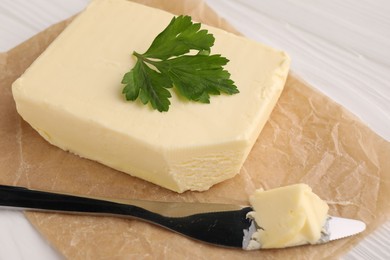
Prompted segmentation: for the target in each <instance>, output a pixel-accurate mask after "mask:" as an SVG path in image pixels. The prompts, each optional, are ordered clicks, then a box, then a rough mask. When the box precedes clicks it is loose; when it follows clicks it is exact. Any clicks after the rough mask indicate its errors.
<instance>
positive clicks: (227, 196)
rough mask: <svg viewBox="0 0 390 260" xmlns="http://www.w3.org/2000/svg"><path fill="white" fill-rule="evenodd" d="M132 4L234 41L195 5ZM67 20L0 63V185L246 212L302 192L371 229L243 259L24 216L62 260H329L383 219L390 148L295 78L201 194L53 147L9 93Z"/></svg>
mask: <svg viewBox="0 0 390 260" xmlns="http://www.w3.org/2000/svg"><path fill="white" fill-rule="evenodd" d="M138 2H142V3H144V4H147V5H151V6H154V7H157V8H162V9H165V10H168V11H170V12H173V13H175V14H190V15H192V16H193V17H194V19H195V20H198V21H201V22H203V23H207V24H210V25H213V26H219V27H222V28H224V29H226V30H231V31H234V29H233V28H232V27H230V26H229V25H228V24H227V23H226V22H225V21H224V20H223V19H220V18H219V17H218V16H217V15H216V13H215V12H213V11H212V10H211V9H209V8H208V7H207V5H206V4H205V3H203V2H202V1H191V0H187V1H186V0H183V1H179V0H175V1H158V0H149V1H142V0H138ZM70 20H71V19H69V20H67V21H64V22H62V23H59V24H57V25H55V26H52V27H50V28H49V29H47V30H45V31H43V32H42V33H40V34H38V35H36V36H35V37H33V38H32V39H30V40H28V41H26V42H25V43H23V44H21V45H20V46H17V47H16V48H14V49H12V50H11V51H9V52H7V53H2V54H0V88H1V91H0V147H1V149H0V183H2V184H11V185H18V186H26V187H30V188H35V189H45V190H52V191H58V192H61V191H63V192H70V193H76V194H89V195H95V196H106V197H116V198H141V199H149V200H163V201H199V202H223V203H238V204H244V205H245V204H248V196H249V195H250V194H252V192H253V191H254V190H255V189H257V188H265V189H268V188H273V187H278V186H283V185H288V184H293V183H298V182H304V183H307V184H309V185H310V186H311V187H312V188H313V190H314V192H315V193H317V194H318V195H319V196H320V197H321V198H323V199H324V200H326V201H327V202H328V203H329V205H330V213H331V214H332V215H337V216H342V217H350V218H357V219H360V220H363V221H364V222H366V223H367V225H368V228H367V230H366V231H365V232H364V233H362V234H361V235H358V236H355V237H352V238H348V239H343V240H339V241H335V242H332V243H328V244H325V245H318V246H302V247H297V248H289V249H283V250H261V251H260V250H259V251H243V250H236V249H226V248H218V247H214V246H210V245H206V244H202V243H199V242H195V241H192V240H190V239H188V238H185V237H182V236H180V235H177V234H175V233H172V232H169V231H166V230H164V229H162V228H159V227H156V226H153V225H150V224H147V223H143V222H140V221H138V220H129V219H119V218H112V217H91V216H75V215H65V214H51V213H34V212H26V216H27V217H28V219H29V220H30V221H31V223H32V224H33V225H34V226H35V227H36V228H37V229H38V230H39V231H40V232H41V234H42V235H43V236H44V237H45V238H46V239H47V240H48V241H49V243H50V244H51V245H52V246H54V247H55V248H57V249H58V251H59V252H60V253H61V254H63V255H64V256H65V257H66V258H68V259H133V258H134V259H147V258H156V259H183V258H194V259H212V258H218V259H240V258H245V259H250V258H260V259H271V258H272V259H285V258H287V257H288V258H289V259H318V258H336V257H338V256H340V255H342V254H343V253H345V252H347V251H348V250H349V249H351V248H352V247H353V246H354V245H356V244H357V243H358V242H359V241H360V240H362V239H364V237H365V236H367V235H368V234H369V233H370V232H372V231H373V230H374V229H376V228H377V227H378V226H379V225H381V224H382V223H383V222H384V221H386V220H387V219H388V217H389V213H390V202H389V201H390V200H388V198H389V195H390V160H389V159H390V143H389V142H387V141H385V140H383V139H382V138H380V137H379V136H378V135H376V134H375V133H374V132H373V131H371V130H370V129H369V128H368V127H367V126H365V125H364V124H363V123H361V122H360V121H359V120H358V119H357V118H355V117H354V116H353V115H352V114H351V113H349V112H348V111H346V110H345V109H344V108H343V107H341V106H339V105H337V104H336V103H335V102H333V101H332V100H330V99H329V98H327V97H325V96H324V95H322V94H321V93H319V92H317V91H315V90H314V89H313V88H311V87H310V86H308V85H307V84H306V83H305V82H303V81H302V80H301V79H299V78H297V77H296V76H295V75H293V74H290V75H289V78H288V80H287V83H286V89H285V91H284V92H283V93H282V96H281V98H280V100H279V102H278V103H277V105H276V107H275V109H274V111H273V113H272V115H271V117H270V119H269V121H268V123H267V124H266V126H265V128H264V130H263V132H262V133H261V134H260V136H259V138H258V140H257V142H256V144H255V146H254V147H253V149H252V151H251V153H250V155H249V157H248V159H247V161H246V162H245V165H244V167H243V168H242V170H241V172H240V174H239V175H237V176H236V177H235V178H233V179H231V180H228V181H225V182H223V183H220V184H218V185H215V186H214V187H212V188H211V189H210V190H209V191H206V192H186V193H184V194H177V193H174V192H172V191H169V190H166V189H163V188H161V187H158V186H156V185H153V184H150V183H148V182H145V181H143V180H140V179H137V178H134V177H131V176H129V175H127V174H123V173H120V172H118V171H115V170H113V169H110V168H108V167H106V166H103V165H101V164H99V163H96V162H93V161H90V160H86V159H81V158H79V157H78V156H75V155H73V154H70V153H67V152H64V151H62V150H60V149H59V148H57V147H54V146H51V145H50V144H49V143H47V142H46V141H44V140H43V139H42V138H41V137H40V136H39V135H38V133H36V132H35V131H34V130H33V129H32V128H31V127H30V126H29V125H28V124H27V123H26V122H24V121H23V120H22V119H21V118H20V117H19V115H18V114H17V112H16V109H15V104H14V101H13V98H12V93H11V84H12V82H13V81H14V80H15V79H16V78H17V77H18V76H19V75H21V74H22V73H23V72H24V70H25V69H26V68H27V67H28V66H29V65H30V64H31V62H32V61H34V59H35V58H36V57H37V56H38V55H39V54H40V53H41V52H42V51H43V50H44V49H45V48H46V46H47V45H48V44H49V43H50V42H51V41H52V40H53V39H54V38H55V37H56V36H57V35H58V34H59V33H60V32H61V31H62V30H63V28H64V27H65V26H66V25H67V24H68V23H69V22H70Z"/></svg>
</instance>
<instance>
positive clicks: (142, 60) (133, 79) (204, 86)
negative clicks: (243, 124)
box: [122, 16, 239, 112]
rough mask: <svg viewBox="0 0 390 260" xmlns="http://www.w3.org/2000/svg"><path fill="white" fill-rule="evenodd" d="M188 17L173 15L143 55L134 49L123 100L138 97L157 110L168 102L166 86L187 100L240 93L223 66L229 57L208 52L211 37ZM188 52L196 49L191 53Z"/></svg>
mask: <svg viewBox="0 0 390 260" xmlns="http://www.w3.org/2000/svg"><path fill="white" fill-rule="evenodd" d="M200 27H201V25H200V23H193V22H192V21H191V17H190V16H178V17H174V18H173V19H172V20H171V22H170V23H169V25H168V26H167V27H166V28H165V29H164V30H163V31H162V32H161V33H160V34H159V35H157V37H156V38H155V39H154V41H153V42H152V44H151V45H150V47H149V49H148V50H147V51H146V52H145V53H144V54H139V53H137V52H135V51H134V52H133V55H134V56H135V57H136V58H137V62H136V64H135V66H134V67H133V68H132V69H131V70H130V71H129V72H127V73H126V74H125V75H124V76H123V79H122V84H125V87H124V88H123V91H122V93H123V94H124V95H125V98H126V100H130V101H134V100H136V99H137V98H140V100H141V102H142V103H143V104H147V103H149V102H150V104H151V105H152V107H153V108H154V109H157V110H158V111H160V112H163V111H168V109H169V105H170V104H171V103H170V101H169V98H170V97H171V94H170V92H169V90H168V89H169V88H172V87H173V86H175V87H176V89H177V90H178V92H179V93H180V94H181V95H182V96H184V97H185V98H187V99H188V100H192V101H197V102H201V103H210V95H219V94H220V93H221V92H222V93H226V94H229V95H232V94H236V93H239V91H238V89H237V87H236V86H235V85H234V82H233V80H231V79H230V73H229V72H228V71H226V70H224V68H223V66H224V65H226V64H227V63H228V62H229V60H228V59H226V58H225V57H222V56H221V55H210V49H211V47H212V46H213V45H214V41H215V39H214V36H213V35H212V34H210V33H208V31H207V30H201V29H200ZM191 51H195V52H196V51H197V53H196V54H191V53H190V52H191Z"/></svg>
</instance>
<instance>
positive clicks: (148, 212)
mask: <svg viewBox="0 0 390 260" xmlns="http://www.w3.org/2000/svg"><path fill="white" fill-rule="evenodd" d="M0 206H2V207H3V208H12V209H15V208H16V209H22V210H35V211H46V212H62V213H71V214H88V215H100V216H115V217H128V218H136V219H139V220H143V221H147V222H150V223H153V224H156V225H159V226H161V227H164V228H167V229H169V230H172V231H174V232H177V233H180V234H182V235H184V236H187V237H189V238H192V239H195V240H199V241H203V242H206V243H209V244H213V245H218V246H223V247H233V248H241V249H248V244H249V241H250V239H251V237H252V234H253V233H254V232H256V230H257V228H259V227H261V223H256V222H255V221H254V220H253V219H251V218H248V217H247V214H248V213H249V212H251V211H253V209H252V208H251V207H249V206H239V205H232V204H216V203H186V202H159V201H147V200H135V199H111V198H110V199H109V198H97V197H91V196H88V197H87V196H79V195H77V196H76V195H72V194H67V193H53V192H47V191H40V190H31V189H27V188H25V187H16V186H7V185H0ZM365 228H366V225H365V223H363V222H361V221H359V220H354V219H347V218H340V217H334V216H330V217H329V218H328V219H327V221H326V224H325V226H324V228H323V229H324V232H322V235H321V239H320V240H319V241H318V244H321V243H325V242H329V241H332V240H336V239H341V238H345V237H348V236H352V235H355V234H358V233H360V232H362V231H364V230H365Z"/></svg>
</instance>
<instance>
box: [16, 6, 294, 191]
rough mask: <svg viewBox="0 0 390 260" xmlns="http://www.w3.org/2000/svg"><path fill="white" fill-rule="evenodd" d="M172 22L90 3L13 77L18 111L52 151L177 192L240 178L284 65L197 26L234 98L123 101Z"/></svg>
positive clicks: (276, 56) (250, 45)
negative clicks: (141, 56)
mask: <svg viewBox="0 0 390 260" xmlns="http://www.w3.org/2000/svg"><path fill="white" fill-rule="evenodd" d="M172 17H173V15H172V14H170V13H167V12H164V11H161V10H157V9H153V8H150V7H146V6H143V5H140V4H136V3H133V2H131V1H127V0H115V1H112V0H93V1H91V3H90V4H89V6H88V7H87V8H86V10H85V11H83V12H82V13H81V14H80V15H78V17H77V18H76V19H75V20H74V21H73V22H72V23H71V24H70V25H69V26H68V27H67V28H66V29H65V30H64V32H63V33H62V34H61V35H59V36H58V38H57V39H56V40H55V41H54V42H53V43H52V44H51V45H50V46H49V47H48V48H47V49H46V50H45V51H44V52H43V54H42V55H41V56H40V57H39V58H38V59H37V60H36V61H35V62H34V63H33V64H32V65H31V66H30V68H28V69H27V70H26V72H25V73H24V74H23V75H22V76H21V77H20V78H19V79H17V80H16V81H15V82H14V84H13V86H12V91H13V96H14V99H15V102H16V107H17V111H18V113H19V114H20V115H21V116H22V117H23V119H24V120H25V121H27V122H28V123H29V124H30V125H31V126H32V127H33V128H34V129H35V130H37V131H38V132H39V133H40V134H41V135H42V137H43V138H45V139H46V140H47V141H48V142H50V143H51V144H53V145H55V146H58V147H60V148H62V149H64V150H66V151H70V152H72V153H75V154H77V155H79V156H81V157H84V158H88V159H91V160H95V161H98V162H100V163H103V164H105V165H107V166H110V167H112V168H114V169H117V170H119V171H123V172H125V173H128V174H130V175H133V176H136V177H139V178H142V179H144V180H147V181H149V182H153V183H155V184H157V185H160V186H163V187H165V188H168V189H171V190H173V191H177V192H183V191H186V190H197V191H203V190H207V189H209V188H210V187H211V186H212V185H214V184H216V183H219V182H221V181H223V180H226V179H228V178H231V177H233V176H234V175H236V174H237V173H238V172H239V170H240V168H241V166H242V165H243V162H244V161H245V159H246V157H247V155H248V153H249V152H250V150H251V148H252V146H253V144H254V142H255V140H256V139H257V137H258V136H259V133H260V131H261V129H262V128H263V126H264V124H265V123H266V121H267V119H268V117H269V115H270V113H271V111H272V109H273V108H274V106H275V103H276V102H277V100H278V98H279V96H280V94H281V92H282V90H283V87H284V84H285V80H286V77H287V74H288V70H289V64H290V60H289V58H288V56H287V55H286V54H285V53H284V52H282V51H278V50H274V49H272V48H270V47H267V46H264V45H262V44H260V43H256V42H254V41H251V40H248V39H246V38H243V37H239V36H236V35H233V34H231V33H228V32H225V31H222V30H220V29H217V28H213V27H209V26H203V28H204V29H207V30H209V32H211V33H212V34H214V37H215V38H216V40H215V45H214V46H213V47H212V49H211V50H212V53H213V54H222V55H223V56H225V57H227V58H228V59H229V60H230V62H229V63H228V65H227V66H226V67H225V68H226V69H227V70H228V71H229V72H230V73H231V78H232V79H233V80H234V81H235V83H236V85H237V87H238V89H239V91H240V93H239V94H236V95H232V96H228V95H220V96H214V97H211V104H200V103H195V102H188V101H185V100H183V99H181V98H179V97H178V96H177V95H176V94H175V93H172V98H171V99H170V100H171V106H170V109H169V111H168V112H165V113H160V112H158V111H156V110H153V109H151V108H150V107H149V106H144V105H142V104H141V103H140V102H127V101H125V98H124V96H123V95H122V94H121V91H122V88H123V85H122V84H121V80H122V77H123V75H124V74H125V73H126V72H127V71H129V70H130V69H131V68H132V67H133V66H134V64H135V59H134V57H132V56H131V53H133V51H137V52H139V53H143V52H145V51H146V49H147V48H148V47H149V46H150V44H151V42H152V41H153V39H154V38H155V37H156V36H157V34H158V33H160V32H161V31H162V30H163V29H164V28H165V27H166V26H167V25H168V24H169V22H170V20H171V19H172Z"/></svg>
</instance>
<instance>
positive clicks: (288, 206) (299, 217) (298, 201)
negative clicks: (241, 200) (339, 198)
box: [248, 184, 329, 249]
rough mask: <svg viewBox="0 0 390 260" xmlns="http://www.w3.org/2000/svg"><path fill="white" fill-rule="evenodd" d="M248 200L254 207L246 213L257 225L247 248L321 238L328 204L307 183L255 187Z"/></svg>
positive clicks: (274, 246) (288, 244)
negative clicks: (270, 187) (257, 188)
mask: <svg viewBox="0 0 390 260" xmlns="http://www.w3.org/2000/svg"><path fill="white" fill-rule="evenodd" d="M249 200H250V204H251V205H252V207H253V209H254V211H253V212H250V213H249V216H250V217H251V218H254V219H255V221H256V224H257V225H258V226H259V227H260V228H258V229H257V232H255V233H254V234H253V235H252V241H251V243H249V246H248V247H249V248H248V249H257V248H282V247H289V246H296V245H301V244H307V243H310V244H314V243H316V242H318V241H319V239H320V238H321V231H322V229H323V226H324V224H325V223H326V219H327V217H328V209H329V207H328V205H327V204H326V202H324V201H323V200H321V199H320V198H319V197H318V196H317V195H316V194H315V193H313V192H312V189H311V188H310V187H309V186H308V185H306V184H294V185H290V186H285V187H281V188H276V189H271V190H267V191H264V190H262V189H259V190H256V192H255V193H254V194H253V195H252V196H251V197H250V198H249Z"/></svg>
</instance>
